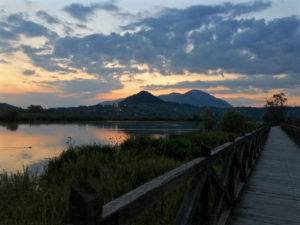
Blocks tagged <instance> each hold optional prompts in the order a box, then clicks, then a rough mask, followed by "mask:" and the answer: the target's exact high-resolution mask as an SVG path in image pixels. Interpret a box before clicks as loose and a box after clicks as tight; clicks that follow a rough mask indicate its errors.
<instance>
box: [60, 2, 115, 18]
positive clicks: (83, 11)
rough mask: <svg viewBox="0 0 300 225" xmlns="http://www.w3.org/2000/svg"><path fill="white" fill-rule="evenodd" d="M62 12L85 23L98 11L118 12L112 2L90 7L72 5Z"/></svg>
mask: <svg viewBox="0 0 300 225" xmlns="http://www.w3.org/2000/svg"><path fill="white" fill-rule="evenodd" d="M63 10H64V11H66V12H67V13H69V14H70V15H71V16H72V17H73V18H75V19H78V20H82V21H87V19H88V17H90V16H92V15H93V14H94V13H95V12H96V11H98V10H104V11H118V10H119V8H118V7H117V6H116V5H115V4H114V1H108V2H103V3H97V4H92V5H90V6H84V5H82V4H78V3H73V4H71V5H68V6H66V7H65V8H64V9H63Z"/></svg>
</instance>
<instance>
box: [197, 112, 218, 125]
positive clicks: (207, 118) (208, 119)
mask: <svg viewBox="0 0 300 225" xmlns="http://www.w3.org/2000/svg"><path fill="white" fill-rule="evenodd" d="M200 119H201V121H202V123H203V126H204V128H205V129H206V130H209V129H212V128H213V127H214V126H215V125H216V122H217V121H216V117H215V113H214V111H213V110H212V109H211V108H206V109H204V110H202V111H201V113H200Z"/></svg>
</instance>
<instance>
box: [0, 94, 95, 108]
mask: <svg viewBox="0 0 300 225" xmlns="http://www.w3.org/2000/svg"><path fill="white" fill-rule="evenodd" d="M89 97H92V96H90V95H87V94H78V95H73V96H67V97H62V96H61V95H59V94H57V93H37V92H35V93H25V94H22V95H18V94H1V95H0V101H2V102H9V103H10V104H12V105H15V106H19V107H28V106H29V105H30V104H35V105H41V106H42V107H43V108H50V107H71V106H79V105H82V104H85V105H91V104H95V103H96V102H90V101H89V100H88V99H89Z"/></svg>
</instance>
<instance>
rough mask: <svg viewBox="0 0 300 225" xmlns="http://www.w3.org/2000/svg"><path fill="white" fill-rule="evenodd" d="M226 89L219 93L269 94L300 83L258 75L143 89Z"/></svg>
mask: <svg viewBox="0 0 300 225" xmlns="http://www.w3.org/2000/svg"><path fill="white" fill-rule="evenodd" d="M220 86H223V87H226V88H230V90H220V91H218V93H228V92H231V93H232V92H235V93H238V92H241V93H249V94H250V93H259V92H267V91H268V90H270V89H280V88H288V89H293V88H295V89H296V88H300V83H299V81H298V77H297V76H295V77H293V76H287V77H284V78H281V79H278V78H275V77H270V76H267V75H257V76H251V77H249V76H246V77H242V78H238V79H232V80H220V81H184V82H179V83H176V84H170V85H147V86H144V87H143V88H145V89H147V90H164V89H169V88H176V89H186V88H190V89H206V88H214V87H220Z"/></svg>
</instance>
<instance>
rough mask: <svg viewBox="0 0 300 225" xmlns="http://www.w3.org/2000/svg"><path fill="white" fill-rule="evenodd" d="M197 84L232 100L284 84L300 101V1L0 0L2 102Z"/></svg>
mask: <svg viewBox="0 0 300 225" xmlns="http://www.w3.org/2000/svg"><path fill="white" fill-rule="evenodd" d="M191 89H198V90H203V91H206V92H208V93H210V94H212V95H214V96H215V97H219V98H222V99H224V100H226V101H228V102H229V103H231V104H233V105H234V106H246V105H252V106H262V105H263V104H264V102H265V100H266V98H269V97H271V96H272V94H273V93H276V92H279V91H280V92H284V93H285V94H286V95H287V96H288V104H289V105H291V106H296V105H298V106H300V1H299V0H270V1H238V0H234V1H233V0H231V1H222V0H210V1H208V0H206V1H204V0H189V1H186V0H151V1H140V0H115V1H114V0H112V1H99V0H1V1H0V102H6V103H9V104H13V105H16V106H21V107H27V106H28V105H30V104H39V105H42V106H43V107H45V108H48V107H58V106H78V105H93V104H97V103H99V102H101V101H104V100H112V99H116V98H123V97H126V96H128V95H131V94H135V93H137V92H139V91H141V90H147V91H149V92H151V93H152V94H154V95H159V94H166V93H170V92H179V93H184V92H186V91H188V90H191Z"/></svg>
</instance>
